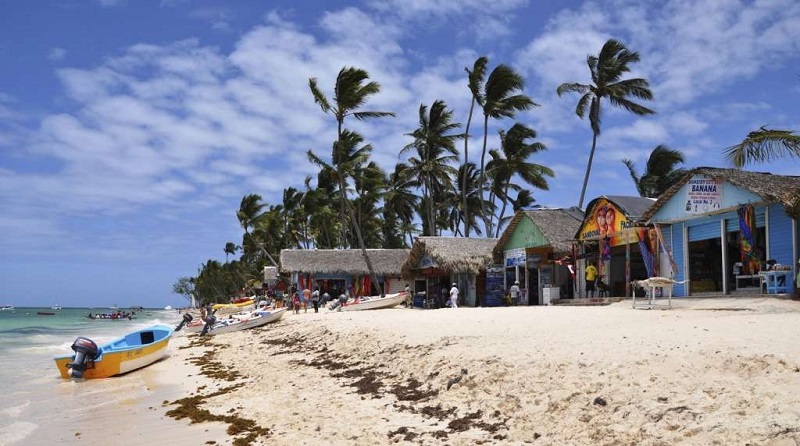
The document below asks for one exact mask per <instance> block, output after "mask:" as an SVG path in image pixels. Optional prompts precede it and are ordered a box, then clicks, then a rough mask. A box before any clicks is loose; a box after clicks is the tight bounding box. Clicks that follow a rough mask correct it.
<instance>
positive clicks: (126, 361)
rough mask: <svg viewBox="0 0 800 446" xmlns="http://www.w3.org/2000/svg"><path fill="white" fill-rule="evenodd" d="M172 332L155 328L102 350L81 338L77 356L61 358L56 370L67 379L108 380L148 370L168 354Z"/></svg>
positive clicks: (105, 345)
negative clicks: (147, 368)
mask: <svg viewBox="0 0 800 446" xmlns="http://www.w3.org/2000/svg"><path fill="white" fill-rule="evenodd" d="M170 336H172V328H171V327H168V326H166V325H154V326H152V327H148V328H145V329H142V330H139V331H135V332H133V333H129V334H127V335H125V336H123V337H121V338H118V339H115V340H113V341H111V342H108V343H106V344H103V345H102V346H100V347H98V346H97V344H95V343H94V342H93V341H92V340H91V339H87V338H84V337H79V338H78V339H76V340H75V342H74V343H73V344H72V350H73V351H74V352H75V354H74V355H65V356H57V357H56V358H55V361H56V367H58V371H59V372H60V373H61V377H62V378H64V379H69V378H76V379H79V378H86V379H94V378H108V377H111V376H115V375H121V374H123V373H128V372H131V371H133V370H136V369H140V368H142V367H145V366H148V365H150V364H152V363H154V362H156V361H158V360H159V359H161V358H163V357H164V356H166V354H167V344H168V343H169V338H170Z"/></svg>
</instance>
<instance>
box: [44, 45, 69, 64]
mask: <svg viewBox="0 0 800 446" xmlns="http://www.w3.org/2000/svg"><path fill="white" fill-rule="evenodd" d="M65 57H67V50H65V49H64V48H50V51H49V52H48V53H47V58H48V59H50V60H52V61H54V62H58V61H62V60H64V58H65Z"/></svg>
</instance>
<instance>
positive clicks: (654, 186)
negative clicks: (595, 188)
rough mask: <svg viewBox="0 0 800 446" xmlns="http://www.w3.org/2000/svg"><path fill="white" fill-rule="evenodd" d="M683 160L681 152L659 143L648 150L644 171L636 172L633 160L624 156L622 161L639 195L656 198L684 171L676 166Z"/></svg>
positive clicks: (684, 171)
mask: <svg viewBox="0 0 800 446" xmlns="http://www.w3.org/2000/svg"><path fill="white" fill-rule="evenodd" d="M683 162H684V158H683V153H681V151H680V150H673V149H670V148H669V147H667V146H665V145H663V144H661V145H659V146H657V147H656V148H655V149H653V151H652V152H650V157H648V158H647V163H646V164H645V168H644V172H642V174H641V175H640V174H639V173H638V172H637V169H636V164H634V162H633V160H631V159H629V158H625V159H623V160H622V163H623V164H625V166H626V167H627V168H628V172H630V174H631V179H633V184H634V185H635V186H636V191H637V192H638V193H639V196H642V197H647V198H658V196H659V195H661V194H662V193H663V192H664V191H666V190H667V189H669V187H670V186H672V185H673V184H675V183H676V182H677V181H678V179H680V177H682V176H683V174H684V173H686V170H685V169H681V168H678V164H681V163H683Z"/></svg>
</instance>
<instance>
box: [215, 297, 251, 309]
mask: <svg viewBox="0 0 800 446" xmlns="http://www.w3.org/2000/svg"><path fill="white" fill-rule="evenodd" d="M254 304H255V301H253V299H248V300H245V301H243V302H237V303H235V304H214V305H213V306H212V308H213V309H215V310H219V309H220V308H242V307H246V306H248V305H254Z"/></svg>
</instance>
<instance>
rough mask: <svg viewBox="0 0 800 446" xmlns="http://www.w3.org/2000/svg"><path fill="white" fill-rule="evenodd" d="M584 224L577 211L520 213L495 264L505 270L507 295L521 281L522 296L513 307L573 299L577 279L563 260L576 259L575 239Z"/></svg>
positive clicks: (503, 239)
mask: <svg viewBox="0 0 800 446" xmlns="http://www.w3.org/2000/svg"><path fill="white" fill-rule="evenodd" d="M582 221H583V212H581V211H580V210H579V209H578V208H568V209H560V208H558V209H547V208H544V209H533V210H521V211H518V212H517V214H516V215H515V216H514V218H512V220H511V222H509V225H508V227H507V228H506V230H505V231H504V232H503V235H502V236H501V237H500V239H499V241H498V243H497V246H495V248H494V257H495V260H496V262H497V263H499V264H501V265H502V266H503V267H504V275H503V289H504V294H505V293H508V290H509V289H510V288H511V286H512V285H513V284H514V283H515V282H519V287H520V297H519V299H518V300H517V301H512V302H511V304H512V305H546V304H547V303H549V301H550V300H554V299H560V298H572V297H573V295H574V294H573V290H574V276H573V274H572V273H571V271H570V269H569V268H568V265H567V263H566V262H560V260H561V259H564V258H570V259H571V258H572V257H574V256H573V252H572V251H573V250H572V239H573V237H574V235H575V231H576V230H577V229H578V227H579V226H580V224H581V222H582ZM505 303H506V302H501V303H500V304H505Z"/></svg>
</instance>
